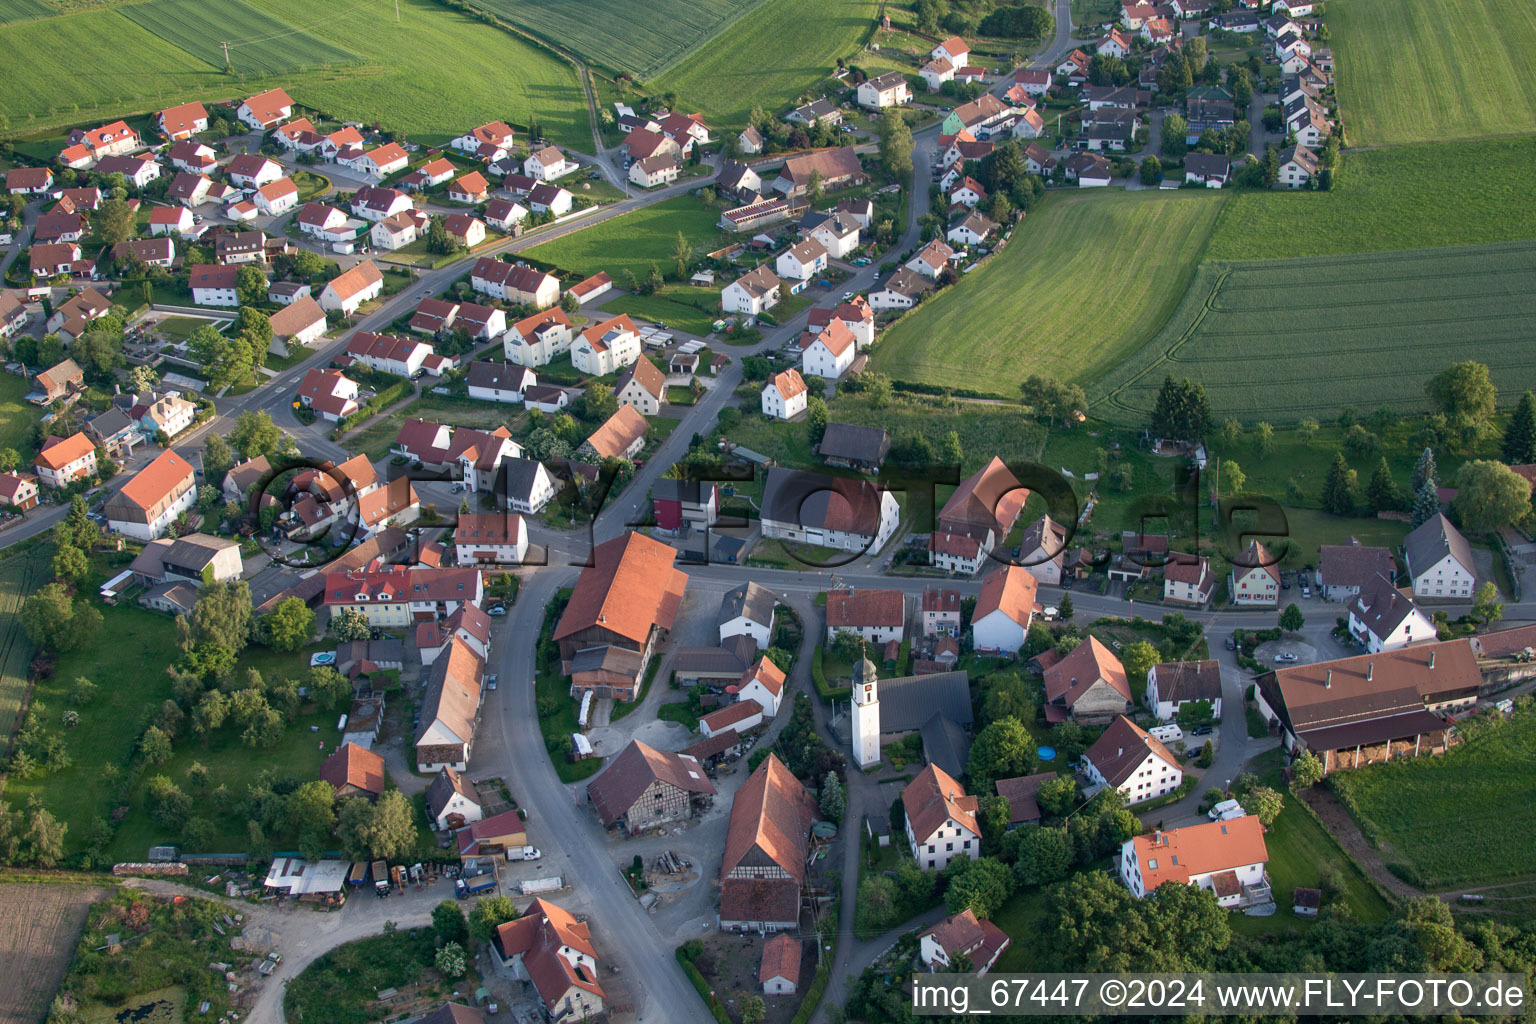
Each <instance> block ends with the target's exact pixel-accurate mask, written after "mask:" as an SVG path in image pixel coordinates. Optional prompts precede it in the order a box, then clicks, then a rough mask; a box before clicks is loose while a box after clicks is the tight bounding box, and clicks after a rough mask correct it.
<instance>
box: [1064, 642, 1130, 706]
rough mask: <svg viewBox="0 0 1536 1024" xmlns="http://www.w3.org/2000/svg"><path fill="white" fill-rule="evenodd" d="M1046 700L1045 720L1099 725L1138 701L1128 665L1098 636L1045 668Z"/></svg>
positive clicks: (1079, 645)
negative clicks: (1128, 677)
mask: <svg viewBox="0 0 1536 1024" xmlns="http://www.w3.org/2000/svg"><path fill="white" fill-rule="evenodd" d="M1045 700H1046V705H1045V720H1046V721H1047V722H1051V723H1053V724H1054V723H1057V722H1065V721H1069V720H1070V721H1074V722H1078V723H1079V724H1083V725H1097V724H1101V723H1104V722H1108V721H1110V720H1111V719H1112V718H1114V717H1115V716H1116V715H1123V714H1125V713H1126V712H1128V711H1130V710H1131V708H1132V707H1133V706H1134V704H1135V698H1134V697H1133V696H1132V695H1131V684H1130V681H1129V680H1128V679H1127V678H1126V675H1125V666H1123V665H1121V664H1120V659H1119V658H1117V657H1115V655H1114V652H1113V651H1111V650H1110V649H1109V648H1108V647H1105V646H1104V645H1103V644H1102V643H1100V642H1099V639H1098V637H1094V636H1090V637H1088V639H1086V640H1084V641H1083V642H1081V643H1080V644H1078V645H1077V646H1076V647H1075V648H1073V650H1072V653H1071V654H1068V655H1067V656H1066V657H1064V658H1062V659H1061V660H1059V661H1057V662H1056V663H1055V664H1053V665H1051V666H1050V667H1049V668H1047V669H1046V670H1045Z"/></svg>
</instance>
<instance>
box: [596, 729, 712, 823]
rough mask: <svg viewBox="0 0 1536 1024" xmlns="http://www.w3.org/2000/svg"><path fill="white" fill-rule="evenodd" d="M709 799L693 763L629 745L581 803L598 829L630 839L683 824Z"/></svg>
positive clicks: (709, 791) (704, 778) (634, 743)
mask: <svg viewBox="0 0 1536 1024" xmlns="http://www.w3.org/2000/svg"><path fill="white" fill-rule="evenodd" d="M714 795H715V787H714V785H713V784H712V783H711V782H710V781H709V777H708V776H707V775H705V773H704V769H703V768H702V767H701V766H700V765H699V762H698V761H697V760H695V759H694V758H692V757H690V756H688V755H687V754H669V753H662V752H661V751H659V750H656V749H654V748H652V747H650V746H648V745H647V744H645V743H642V742H640V741H639V740H630V741H629V745H628V746H626V747H625V748H624V749H623V750H621V751H620V752H619V755H618V756H617V757H615V758H614V759H613V761H612V763H610V764H609V765H608V767H607V768H605V769H604V770H603V771H602V772H601V773H600V774H599V775H598V776H597V777H596V778H595V779H593V780H592V781H591V782H589V783H587V800H588V801H589V802H590V803H591V804H592V808H593V810H595V811H596V812H597V818H598V820H599V821H601V822H602V823H603V827H604V828H613V827H615V826H618V827H620V828H622V829H623V830H624V831H625V832H628V833H630V834H631V835H638V834H640V833H641V832H644V831H645V830H646V829H649V828H654V827H656V826H657V825H664V824H667V823H669V822H674V821H687V820H689V819H690V818H692V817H693V815H694V813H695V811H696V810H697V809H698V808H699V807H701V806H703V805H704V804H705V803H707V801H708V798H710V797H713V796H714Z"/></svg>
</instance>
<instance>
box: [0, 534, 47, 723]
mask: <svg viewBox="0 0 1536 1024" xmlns="http://www.w3.org/2000/svg"><path fill="white" fill-rule="evenodd" d="M52 557H53V549H52V548H51V547H49V546H48V545H46V544H45V545H39V546H38V547H36V548H33V549H32V550H31V551H29V552H27V553H26V554H23V555H15V556H13V557H11V558H7V559H6V560H5V561H3V562H0V752H9V750H10V745H11V744H10V741H11V732H12V730H14V729H15V728H16V719H17V716H19V715H20V714H21V704H22V701H24V700H26V697H27V666H28V665H30V664H31V662H32V641H31V640H29V639H27V634H26V633H25V632H24V631H23V630H22V628H21V616H20V614H19V612H20V610H21V603H22V602H23V601H25V600H26V599H27V597H28V596H29V595H31V593H32V591H34V590H36V589H37V588H38V587H40V586H42V585H43V584H44V583H47V582H48V581H49V579H51V578H52V570H51V568H50V561H51V559H52Z"/></svg>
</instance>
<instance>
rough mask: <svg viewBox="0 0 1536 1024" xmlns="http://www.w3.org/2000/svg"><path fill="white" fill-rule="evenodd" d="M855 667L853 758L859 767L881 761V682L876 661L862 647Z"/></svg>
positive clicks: (867, 766) (869, 765)
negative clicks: (876, 669) (871, 659)
mask: <svg viewBox="0 0 1536 1024" xmlns="http://www.w3.org/2000/svg"><path fill="white" fill-rule="evenodd" d="M859 654H860V658H859V663H858V664H857V665H855V666H854V667H853V736H852V739H853V759H854V762H855V763H856V764H857V765H858V766H859V767H860V768H870V767H872V766H874V765H876V764H879V763H880V686H879V674H878V673H877V672H876V671H875V663H874V662H872V661H870V660H869V657H868V656H867V655H865V653H864V650H863V647H862V646H861V647H860V649H859Z"/></svg>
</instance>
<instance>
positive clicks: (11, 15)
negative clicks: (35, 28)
mask: <svg viewBox="0 0 1536 1024" xmlns="http://www.w3.org/2000/svg"><path fill="white" fill-rule="evenodd" d="M57 13H59V12H58V11H55V10H54V9H53V8H52V7H49V6H48V5H47V4H45V3H43V2H42V0H0V25H11V24H14V23H15V22H18V21H35V20H36V19H38V18H51V17H53V16H54V15H55V14H57Z"/></svg>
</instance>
